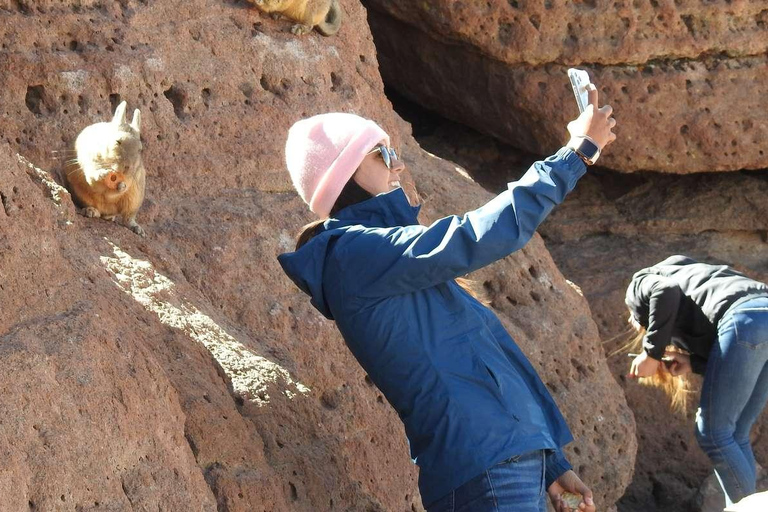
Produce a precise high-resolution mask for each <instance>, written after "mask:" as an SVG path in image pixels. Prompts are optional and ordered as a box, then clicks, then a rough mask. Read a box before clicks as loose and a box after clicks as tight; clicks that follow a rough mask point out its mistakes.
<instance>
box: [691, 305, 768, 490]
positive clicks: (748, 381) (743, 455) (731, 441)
mask: <svg viewBox="0 0 768 512" xmlns="http://www.w3.org/2000/svg"><path fill="white" fill-rule="evenodd" d="M766 400H768V298H766V297H758V298H754V299H751V300H748V301H746V302H744V303H742V304H740V305H739V306H737V307H736V309H735V310H734V311H729V312H727V313H726V315H725V316H724V317H723V318H722V319H721V320H720V322H719V324H718V337H717V342H716V343H715V344H714V346H713V347H712V351H711V353H710V355H709V359H708V361H707V370H706V373H705V375H704V385H703V387H702V391H701V404H700V407H699V411H698V413H697V415H696V439H697V440H698V442H699V446H701V448H702V450H704V452H705V453H706V454H707V455H708V456H709V458H710V459H711V460H712V462H713V464H714V466H715V474H716V475H717V478H718V480H719V481H720V486H721V487H722V488H723V490H724V491H725V496H726V505H731V504H733V503H735V502H737V501H739V500H740V499H742V498H743V497H745V496H748V495H749V494H752V493H754V492H755V485H756V477H757V475H756V469H755V456H754V455H753V454H752V446H751V444H750V442H749V431H750V429H751V428H752V424H753V423H754V422H755V420H756V419H757V417H758V416H759V415H760V412H761V411H762V410H763V408H764V407H765V404H766Z"/></svg>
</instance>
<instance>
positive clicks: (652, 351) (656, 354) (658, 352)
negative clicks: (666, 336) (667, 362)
mask: <svg viewBox="0 0 768 512" xmlns="http://www.w3.org/2000/svg"><path fill="white" fill-rule="evenodd" d="M643 349H644V350H645V352H646V353H647V354H648V356H649V357H651V358H653V359H655V360H657V361H661V359H662V358H663V357H664V352H666V350H667V347H657V346H655V345H653V344H651V343H650V342H649V341H648V340H647V339H646V340H645V341H643Z"/></svg>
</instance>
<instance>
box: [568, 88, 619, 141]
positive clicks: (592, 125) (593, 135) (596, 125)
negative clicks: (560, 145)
mask: <svg viewBox="0 0 768 512" xmlns="http://www.w3.org/2000/svg"><path fill="white" fill-rule="evenodd" d="M587 92H588V94H589V105H587V108H586V109H584V112H582V113H581V115H580V116H579V117H578V118H576V119H574V120H573V121H571V122H570V123H568V133H570V134H571V141H570V142H569V143H568V145H569V146H572V143H573V142H574V139H576V137H584V136H587V137H589V138H590V139H592V140H593V141H595V144H597V146H598V147H599V148H600V151H602V150H603V148H604V147H605V146H607V145H608V144H610V143H611V142H613V141H615V140H616V134H615V133H613V131H612V130H613V128H614V127H615V126H616V119H614V118H613V117H611V114H613V108H612V107H611V106H610V105H603V106H602V107H600V108H598V107H597V88H596V87H595V85H594V84H589V85H588V86H587ZM576 145H578V144H576Z"/></svg>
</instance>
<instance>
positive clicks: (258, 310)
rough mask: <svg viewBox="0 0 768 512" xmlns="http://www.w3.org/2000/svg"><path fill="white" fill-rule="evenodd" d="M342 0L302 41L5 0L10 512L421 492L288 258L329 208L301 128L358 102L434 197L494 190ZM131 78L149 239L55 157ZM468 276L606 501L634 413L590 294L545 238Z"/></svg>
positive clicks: (219, 9) (199, 9)
mask: <svg viewBox="0 0 768 512" xmlns="http://www.w3.org/2000/svg"><path fill="white" fill-rule="evenodd" d="M342 8H343V10H344V22H343V25H342V27H341V30H340V32H339V34H338V35H337V36H335V37H331V38H323V37H321V36H319V35H318V34H316V33H312V34H309V35H307V36H305V37H300V38H297V37H295V36H293V35H292V34H290V27H291V23H290V22H287V21H284V20H282V21H279V20H273V19H271V18H270V17H268V16H264V15H262V14H261V13H260V12H259V11H258V10H256V9H255V8H253V6H251V5H249V4H247V3H244V2H230V1H214V0H192V1H180V0H176V1H173V0H160V1H156V2H151V3H148V2H143V1H134V0H127V1H125V2H112V3H109V2H107V3H103V2H97V1H93V2H79V1H78V2H75V1H72V2H54V1H50V2H37V3H35V4H34V5H33V4H32V3H27V2H16V3H12V4H10V6H6V7H4V8H3V9H0V37H1V38H2V40H3V46H2V49H0V62H2V64H3V69H4V70H5V71H6V72H5V73H3V74H2V75H0V112H1V113H2V115H3V123H2V126H0V197H1V198H2V204H3V209H2V210H0V262H1V263H2V265H0V292H1V293H0V309H2V311H3V318H2V320H1V321H0V338H1V339H2V340H3V343H2V346H0V353H2V354H3V355H4V357H3V358H0V365H2V366H3V369H4V370H5V371H4V372H3V373H2V375H4V376H5V377H3V378H0V383H2V386H3V390H4V391H3V397H2V401H3V403H4V404H5V405H4V407H5V408H4V410H7V411H10V413H9V414H7V415H5V416H4V418H3V419H2V421H0V434H1V435H0V439H2V442H3V450H4V451H3V453H7V454H8V457H6V458H7V460H8V461H9V462H8V463H7V464H5V465H4V469H3V471H2V473H0V496H2V498H3V502H4V503H8V504H12V505H13V507H14V510H15V509H25V510H26V509H28V508H34V510H45V511H48V510H92V511H101V510H152V509H161V510H197V509H199V510H206V511H207V510H219V511H230V512H234V511H259V510H261V511H320V510H344V511H358V510H359V511H371V510H382V511H383V510H388V511H389V510H391V511H403V510H409V511H414V510H420V509H421V505H420V499H419V495H418V491H417V488H416V475H417V470H416V467H415V466H414V465H413V464H412V463H411V461H410V459H409V454H408V450H407V443H406V440H405V436H404V433H403V428H402V426H401V424H400V422H399V420H398V418H397V415H396V413H395V412H394V411H393V410H392V409H391V408H390V407H389V405H388V404H387V403H386V401H385V400H384V398H383V397H382V396H381V393H379V392H378V390H377V389H376V388H375V387H374V386H372V385H371V384H370V381H369V380H368V379H366V376H365V374H364V373H363V371H362V370H361V369H360V368H359V366H358V365H357V363H356V362H355V361H354V359H353V357H352V356H351V355H350V354H349V352H348V350H347V349H346V347H345V346H344V343H343V341H342V340H341V338H340V336H339V335H338V332H337V330H336V329H335V326H334V325H333V324H332V323H331V322H328V321H327V320H325V319H324V318H322V317H321V316H320V314H319V313H317V312H316V311H315V310H314V309H313V308H312V307H311V305H310V304H309V301H308V300H307V297H306V296H304V295H303V294H302V293H301V292H300V291H299V290H298V289H296V287H295V286H294V285H293V284H292V283H291V282H290V281H289V280H288V279H287V278H286V277H285V276H284V275H283V274H282V272H281V270H280V267H279V265H278V263H277V261H276V258H275V257H276V255H277V254H278V253H280V252H284V251H287V250H290V249H291V248H292V246H293V235H294V234H295V232H296V231H297V230H298V229H299V227H300V226H301V225H303V224H304V223H306V222H308V221H310V220H311V219H312V217H311V215H310V213H309V212H308V210H307V208H306V206H305V205H304V204H303V203H302V202H301V200H300V199H299V198H298V197H297V196H296V194H295V192H294V191H293V188H292V186H291V183H290V180H289V178H288V175H287V173H286V172H285V170H284V163H283V162H284V155H283V149H282V148H283V145H284V140H285V135H286V132H287V129H288V127H289V126H290V125H291V124H292V123H293V122H294V121H296V120H298V119H300V118H302V117H305V116H308V115H312V114H315V113H320V112H326V111H347V112H355V113H358V114H361V115H364V116H366V117H369V118H375V119H377V120H378V121H379V122H380V123H381V124H382V126H383V127H384V128H385V129H386V130H387V131H388V132H389V133H391V134H392V138H393V142H394V144H395V145H397V146H398V147H401V148H404V149H405V154H406V161H407V162H408V164H409V165H412V166H413V167H414V168H415V169H417V172H416V179H417V182H418V184H419V187H420V189H421V191H422V192H423V193H424V196H425V207H424V210H423V215H424V217H425V219H428V218H436V217H437V216H438V215H442V214H446V213H448V212H452V213H456V212H461V211H462V210H465V209H468V208H471V207H473V206H477V205H480V204H482V202H483V201H485V200H487V199H488V198H489V197H490V195H489V194H488V193H487V192H485V191H483V190H482V189H481V188H480V187H478V186H477V185H475V184H473V183H471V182H469V181H467V180H466V179H465V178H464V177H462V176H460V175H459V174H457V173H456V172H455V166H454V165H453V164H451V163H449V162H446V161H442V160H439V159H435V158H433V157H431V156H430V155H428V154H427V153H425V152H423V151H422V150H421V149H420V148H419V147H418V145H417V144H415V142H414V141H413V139H412V138H411V136H410V127H409V126H408V125H407V124H406V123H404V122H402V121H401V120H400V119H399V118H398V117H397V115H396V114H395V113H394V112H393V111H392V109H391V105H390V103H389V101H388V100H387V99H386V97H385V96H384V90H383V84H382V81H381V78H380V76H379V71H378V64H377V62H376V49H375V48H374V45H373V40H372V37H371V35H370V32H369V30H368V27H367V24H366V13H365V10H364V9H363V8H362V6H361V5H360V4H359V3H357V2H355V1H352V0H343V1H342ZM122 100H126V101H127V102H128V109H129V111H131V110H132V109H134V108H140V109H141V111H142V114H143V117H142V121H143V122H142V140H143V143H144V161H145V164H146V167H147V170H148V184H147V199H146V201H145V204H144V206H143V208H142V209H141V211H140V212H139V215H138V221H139V223H140V224H141V225H142V226H143V227H144V228H145V229H146V231H147V233H148V237H147V238H146V239H142V238H139V237H137V236H136V235H134V234H133V233H132V232H131V231H129V230H128V229H126V228H125V227H123V226H120V225H119V224H117V223H110V222H106V221H103V220H99V219H86V218H84V217H81V216H79V215H76V214H75V210H74V207H73V205H72V203H71V199H70V198H69V196H68V195H67V194H66V193H65V192H63V191H62V190H60V189H59V188H57V186H56V184H55V182H53V181H52V180H51V178H50V177H51V176H53V175H55V174H56V171H60V170H61V168H62V167H63V165H64V163H65V161H66V160H68V159H70V158H72V156H73V155H72V153H71V149H72V145H73V144H72V143H73V141H74V139H75V137H76V135H77V133H78V132H79V131H80V130H81V129H82V128H83V127H85V126H86V125H88V124H90V123H93V122H97V121H103V120H105V119H108V118H109V116H110V115H111V112H112V111H113V109H114V107H115V105H116V104H117V103H119V102H120V101H122ZM17 155H21V159H19V158H18V157H17ZM27 162H30V163H29V164H28V163H27ZM476 279H478V281H479V282H480V283H484V284H485V289H486V290H487V293H488V295H489V298H490V299H491V301H492V303H493V304H494V305H495V307H496V308H497V310H498V311H499V312H500V314H501V316H502V319H503V321H504V322H505V323H506V325H507V326H508V327H509V328H510V330H511V332H512V333H513V335H514V336H515V338H516V339H517V340H518V341H519V343H520V345H521V346H522V347H523V348H524V350H526V352H527V353H528V354H529V356H530V357H531V360H532V361H533V363H534V365H535V366H536V367H537V368H538V369H539V370H540V372H541V374H542V377H543V378H544V380H545V381H546V382H547V384H548V385H549V386H550V389H552V391H553V394H554V396H555V398H556V399H557V400H558V402H559V403H560V404H561V406H562V408H563V411H564V413H565V415H566V417H567V418H568V420H569V423H570V424H571V426H572V427H573V431H574V434H575V436H576V438H577V440H576V442H574V443H573V444H572V445H571V447H569V448H568V452H569V454H570V456H571V460H572V462H573V464H574V466H575V467H576V468H577V470H579V471H580V472H581V475H582V477H583V478H584V479H585V480H586V481H588V482H590V485H592V486H593V488H594V490H595V493H596V497H597V499H598V500H600V503H603V504H606V506H611V505H612V504H613V502H614V501H615V500H616V499H618V497H619V496H621V494H622V493H623V489H624V487H625V486H626V485H627V483H628V482H629V480H630V475H631V471H632V469H631V468H632V465H633V460H634V453H635V449H636V441H635V437H634V420H633V417H632V414H631V412H630V411H629V409H628V408H627V405H626V402H625V400H624V397H623V395H622V393H621V390H620V388H619V387H618V386H617V385H616V383H615V381H614V380H613V379H612V377H611V376H610V373H609V371H608V367H607V366H606V364H605V356H604V353H603V351H602V349H601V347H600V344H599V338H598V334H597V328H596V327H595V324H594V322H593V321H592V320H591V317H590V313H589V309H588V307H587V304H586V301H585V300H584V299H583V298H582V297H581V296H580V295H579V294H578V293H577V292H576V291H575V290H574V289H572V288H571V287H570V286H569V285H568V284H567V283H566V281H565V280H564V279H563V277H562V276H561V275H560V273H559V271H558V270H557V267H556V266H555V265H554V263H553V262H552V259H551V258H550V256H549V254H548V253H547V251H546V249H545V248H544V246H543V244H542V242H541V239H540V238H538V237H535V238H534V240H533V241H532V242H531V243H530V244H529V246H528V247H526V249H525V250H524V251H521V252H520V253H518V254H516V255H514V256H513V257H511V258H508V259H507V260H505V261H504V262H502V263H500V264H498V265H496V266H494V267H493V268H489V269H486V270H484V271H483V272H482V273H480V274H479V275H478V276H477V277H476ZM574 360H575V361H577V362H578V364H575V363H573V361H574ZM17 505H18V506H17ZM9 506H11V505H9Z"/></svg>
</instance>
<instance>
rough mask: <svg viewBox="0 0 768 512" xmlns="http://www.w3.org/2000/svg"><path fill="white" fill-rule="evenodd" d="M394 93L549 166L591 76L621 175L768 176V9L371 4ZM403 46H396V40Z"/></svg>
mask: <svg viewBox="0 0 768 512" xmlns="http://www.w3.org/2000/svg"><path fill="white" fill-rule="evenodd" d="M365 3H366V5H369V6H370V8H371V14H370V16H369V17H370V21H371V27H372V30H373V33H374V36H376V44H377V49H378V51H379V57H380V62H381V66H382V76H383V77H384V80H385V82H386V83H388V84H391V86H392V87H393V88H395V89H396V90H398V92H400V93H401V94H403V95H405V96H406V97H408V98H410V99H411V100H413V101H416V102H418V103H420V104H422V105H425V106H427V107H428V108H430V109H432V110H434V111H436V112H439V113H441V114H442V115H444V116H445V117H447V118H449V119H453V120H454V121H458V122H461V123H463V124H466V125H469V126H472V127H473V128H475V129H477V130H479V131H481V132H483V133H486V134H490V135H493V136H495V137H497V138H499V139H502V140H504V141H506V142H507V143H509V144H511V145H512V146H514V147H516V148H518V149H522V150H525V151H529V152H533V153H536V154H547V153H549V152H551V151H553V150H554V149H556V148H557V147H559V146H560V145H561V144H563V143H564V141H565V140H567V133H566V132H565V130H564V127H565V125H566V122H567V121H569V120H570V119H573V118H574V117H576V115H577V114H578V110H577V108H576V105H575V100H574V98H573V93H572V92H571V90H570V85H569V83H568V79H567V76H566V73H565V72H566V69H567V68H568V67H572V66H577V67H582V68H584V69H587V70H588V71H589V73H590V76H591V77H592V81H593V82H594V83H595V84H597V86H598V88H599V90H600V92H601V104H604V103H609V104H611V105H612V106H613V107H614V110H615V112H616V118H617V120H618V121H619V127H618V128H617V133H618V134H619V140H618V142H617V143H616V144H615V145H614V147H613V148H612V149H611V151H610V152H609V153H607V154H606V155H605V156H604V157H603V158H602V159H601V163H602V165H605V166H606V167H608V168H610V169H614V170H618V171H626V172H631V171H640V170H652V171H661V172H667V173H675V174H686V173H694V172H710V171H733V170H740V169H760V168H764V167H768V151H766V150H765V148H764V145H763V144H762V141H763V140H765V139H766V137H767V136H768V100H766V98H768V95H766V92H768V89H766V88H767V87H768V85H766V84H768V60H767V59H766V56H765V51H766V49H767V48H768V9H766V8H765V5H764V4H763V3H762V2H756V1H752V2H747V1H739V2H729V3H709V2H704V3H702V2H693V1H675V2H672V1H671V0H662V1H656V0H651V1H650V2H646V1H634V2H628V1H620V2H608V1H604V2H600V1H595V0H591V1H585V2H562V1H557V0H546V1H529V2H525V1H502V0H496V1H493V2H449V1H436V2H394V1H392V0H367V1H366V2H365ZM395 33H396V34H398V37H389V34H395Z"/></svg>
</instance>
